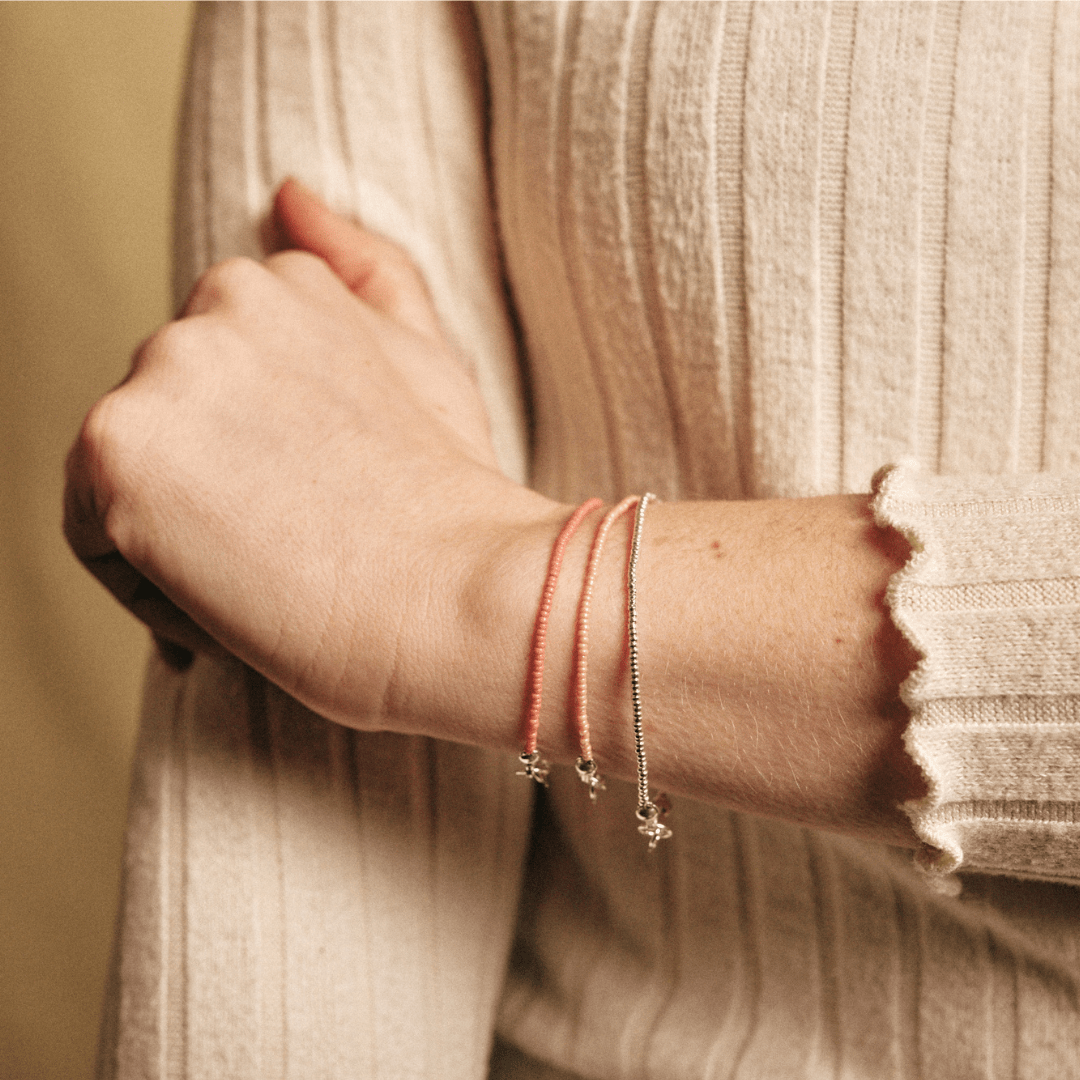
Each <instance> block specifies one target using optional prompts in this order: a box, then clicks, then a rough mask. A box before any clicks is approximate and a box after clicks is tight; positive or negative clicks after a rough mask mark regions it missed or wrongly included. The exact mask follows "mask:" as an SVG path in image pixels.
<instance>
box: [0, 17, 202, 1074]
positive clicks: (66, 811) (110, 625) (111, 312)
mask: <svg viewBox="0 0 1080 1080" xmlns="http://www.w3.org/2000/svg"><path fill="white" fill-rule="evenodd" d="M190 17H191V5H190V4H187V3H141V2H140V3H2V4H0V455H2V457H0V1076H2V1077H4V1078H5V1080H39V1078H48V1080H61V1078H62V1080H84V1078H88V1077H90V1076H91V1075H92V1072H93V1060H94V1050H95V1042H96V1034H97V1025H98V1014H99V1011H100V1007H101V996H102V990H103V986H104V979H105V969H106V961H107V958H108V953H109V947H110V943H111V938H112V930H113V922H114V919H115V913H116V897H117V885H118V880H119V861H120V850H121V835H122V828H123V819H124V806H125V801H126V798H127V785H128V769H129V764H130V760H131V752H132V746H133V742H134V737H135V731H136V716H137V702H138V694H139V682H140V678H141V671H142V667H143V664H144V661H145V656H146V651H147V638H146V635H145V633H144V632H143V630H142V629H141V627H140V626H139V625H138V624H137V623H136V622H135V621H134V620H133V619H131V618H130V617H129V616H127V615H126V614H125V613H124V612H123V611H122V610H120V609H119V608H118V607H116V605H115V604H113V603H112V601H111V600H110V599H109V597H108V596H107V595H106V594H105V592H104V591H103V590H102V589H101V588H100V587H99V586H98V585H97V583H96V582H94V581H93V579H91V578H90V577H89V575H87V574H86V573H85V571H83V570H82V568H81V567H80V566H79V565H78V564H77V563H76V562H75V560H74V559H73V558H72V556H71V555H70V554H69V553H68V551H67V548H66V547H65V545H64V542H63V539H62V537H61V535H60V502H61V491H62V472H63V461H64V454H65V452H66V449H67V446H68V444H69V443H70V442H71V440H72V438H73V437H74V435H75V433H76V432H77V430H78V427H79V423H80V420H81V418H82V415H83V414H84V412H85V411H86V409H87V408H88V407H89V406H90V404H91V403H92V402H93V401H94V399H95V398H96V397H97V396H99V395H100V394H101V393H103V392H104V391H105V390H107V389H108V388H109V386H111V385H112V384H114V383H116V382H117V381H119V379H120V378H122V377H123V375H124V372H125V369H126V365H127V358H128V356H129V355H130V353H131V350H132V348H133V347H134V346H135V345H136V344H137V343H138V342H139V341H140V340H141V339H142V338H143V337H144V336H145V335H146V334H148V333H149V332H150V331H151V330H153V329H154V328H155V326H157V325H158V324H159V323H161V322H162V321H164V320H165V319H167V318H168V316H169V289H168V245H169V233H170V211H169V206H170V195H171V186H172V144H173V139H174V131H175V124H176V112H177V104H178V100H179V91H180V81H181V75H182V69H183V64H184V51H185V45H186V38H187V34H188V29H189V25H190Z"/></svg>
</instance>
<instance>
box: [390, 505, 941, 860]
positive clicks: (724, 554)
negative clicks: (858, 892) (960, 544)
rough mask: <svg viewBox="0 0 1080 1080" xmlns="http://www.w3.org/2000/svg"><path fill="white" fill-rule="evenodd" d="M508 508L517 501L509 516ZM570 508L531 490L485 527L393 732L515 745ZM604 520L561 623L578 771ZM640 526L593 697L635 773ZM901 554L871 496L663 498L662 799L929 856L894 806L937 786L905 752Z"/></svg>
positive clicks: (626, 770)
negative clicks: (634, 611)
mask: <svg viewBox="0 0 1080 1080" xmlns="http://www.w3.org/2000/svg"><path fill="white" fill-rule="evenodd" d="M512 503H514V500H513V499H510V500H504V501H503V506H504V513H506V512H507V510H508V507H509V504H512ZM570 510H571V508H570V507H564V506H558V505H555V504H551V503H548V502H546V501H542V500H539V498H538V497H537V496H533V495H531V493H529V494H528V495H527V496H523V497H522V499H521V501H520V503H519V504H517V506H516V508H515V511H514V512H515V513H520V515H521V517H520V518H519V520H518V521H517V522H516V523H514V524H507V523H505V522H504V523H503V524H501V525H500V526H497V527H493V528H491V529H490V530H487V531H486V530H484V529H482V528H481V529H475V530H473V532H474V534H475V538H474V541H472V542H473V543H474V545H475V546H474V548H473V550H474V559H473V561H472V562H471V564H470V563H469V562H468V559H467V558H465V557H462V556H460V555H456V556H455V557H454V559H455V562H456V563H457V564H458V565H459V566H460V567H461V568H462V569H463V573H462V574H461V576H459V577H458V578H457V585H456V586H455V587H456V588H459V589H460V591H459V593H458V599H457V600H456V602H455V603H451V604H446V605H439V607H440V608H441V610H442V611H443V612H444V614H445V615H446V617H447V619H448V620H452V621H451V622H447V623H446V624H445V625H444V627H443V629H442V630H441V632H440V633H439V634H438V635H435V634H431V633H427V634H425V635H423V636H424V638H425V640H427V641H428V642H429V645H428V646H427V647H429V648H433V649H435V650H436V651H437V656H436V657H435V658H434V659H433V660H432V662H431V663H430V664H427V665H424V667H425V668H426V670H427V671H428V672H429V675H430V689H427V688H425V687H424V686H423V685H421V684H423V683H424V680H419V681H418V685H416V686H414V687H412V688H410V689H409V691H408V692H407V693H403V694H401V695H399V696H398V697H397V701H398V702H399V704H400V706H402V707H401V708H400V709H395V708H393V707H392V709H391V711H392V712H397V716H396V717H395V719H394V720H393V721H392V722H394V723H395V724H399V725H401V726H403V727H408V728H410V729H414V730H421V731H424V732H425V733H427V734H431V735H436V736H440V737H443V738H452V739H458V740H460V741H468V742H477V743H481V744H485V745H491V746H500V747H504V748H506V749H514V748H520V745H521V716H522V710H523V700H524V683H525V670H526V664H527V659H528V654H529V647H530V640H531V635H532V627H533V620H534V618H535V613H536V606H537V603H538V600H539V594H540V588H541V585H542V582H543V578H544V572H545V568H546V562H547V557H548V554H549V552H550V549H551V544H552V542H553V540H554V537H555V535H556V533H557V532H558V529H559V527H560V526H561V524H562V522H563V521H564V520H565V518H566V517H567V516H568V515H569V513H570ZM530 515H531V517H530ZM598 519H599V515H598V514H597V515H594V516H592V517H591V518H590V519H588V520H587V522H586V525H585V527H584V528H583V529H582V530H581V532H580V533H579V534H578V536H577V537H576V538H575V539H574V541H573V542H572V543H571V545H570V547H569V549H568V552H567V558H566V563H565V565H564V568H563V572H562V576H561V579H560V587H559V589H558V590H557V592H556V596H555V603H554V606H553V609H552V614H551V624H550V632H549V645H548V663H547V665H546V672H547V674H546V679H545V687H544V709H543V714H542V718H541V729H540V745H541V747H542V748H543V750H544V752H545V754H546V755H547V756H549V757H551V758H552V759H554V760H558V761H564V762H570V761H573V759H574V758H575V756H576V754H577V744H576V741H575V736H574V732H573V729H572V725H571V722H570V710H569V704H568V702H569V681H570V672H571V644H572V641H573V634H574V620H575V616H576V610H577V602H578V596H579V593H580V586H581V581H582V574H583V570H584V563H585V558H586V553H587V550H588V546H589V537H590V536H591V533H592V529H593V528H595V525H596V523H597V521H598ZM628 530H629V521H628V519H623V521H622V522H621V523H620V524H619V525H618V526H616V530H615V532H613V534H612V537H611V540H610V541H609V545H608V547H607V549H606V551H605V556H604V558H603V560H602V563H601V566H600V571H599V576H598V578H597V582H596V590H595V599H594V602H593V618H592V629H591V633H590V642H589V644H590V653H589V655H590V663H589V672H590V683H589V685H590V692H589V700H588V711H589V717H590V721H591V728H592V741H593V747H594V750H595V754H596V758H597V760H598V762H599V763H600V766H601V770H602V771H603V772H604V773H606V774H608V775H613V776H620V777H623V778H625V779H631V778H632V777H633V776H634V770H635V758H634V745H633V737H632V724H631V710H630V696H629V683H628V677H627V670H626V662H625V603H626V601H625V555H626V539H627V533H628ZM906 550H907V549H906V544H905V543H904V541H903V540H902V539H901V538H900V537H899V536H898V535H897V534H895V533H892V532H891V531H886V530H881V529H879V528H878V527H877V526H875V525H874V523H873V521H872V519H871V517H870V513H869V510H868V506H867V497H865V496H838V497H829V498H818V499H803V500H770V501H760V502H738V503H730V502H725V503H717V502H693V503H670V504H665V503H657V504H654V505H653V506H652V507H651V508H650V510H649V512H648V517H647V522H646V528H645V531H644V543H643V547H642V553H641V561H640V569H639V576H640V600H639V625H640V649H641V670H642V683H643V697H644V703H645V725H646V740H647V749H648V760H649V771H650V777H651V780H652V782H653V786H654V789H655V790H667V791H669V792H671V793H673V794H681V795H687V796H691V797H694V798H698V799H702V800H705V801H709V802H714V803H718V804H720V805H723V806H727V807H730V808H733V809H740V810H747V811H750V812H754V813H759V814H767V815H771V816H776V817H781V818H784V819H786V820H791V821H798V822H800V823H803V824H808V825H812V826H818V827H822V828H827V829H834V830H839V831H843V832H849V833H854V834H857V835H861V836H864V837H869V838H874V839H878V840H883V841H887V842H891V843H898V844H906V843H914V837H913V835H912V833H911V831H910V826H909V824H908V822H907V819H906V817H905V816H904V815H903V813H902V812H901V811H900V810H899V809H898V805H899V803H900V802H902V801H904V800H906V799H910V798H915V797H918V796H919V795H921V794H922V793H923V792H922V778H921V776H920V774H919V773H918V770H917V769H916V768H915V766H914V765H913V764H912V763H911V762H910V760H909V758H908V757H907V755H906V753H905V752H904V750H903V748H902V745H901V738H900V737H901V733H902V730H903V726H904V723H905V719H906V713H905V710H904V709H903V707H902V706H901V704H900V702H899V698H898V687H899V684H900V682H901V681H902V679H903V678H904V676H905V675H906V674H907V672H908V671H909V670H910V668H911V667H912V665H913V663H914V660H915V657H914V655H913V654H912V653H911V651H910V649H909V647H908V646H907V645H906V643H905V642H904V641H903V639H902V638H901V636H900V635H899V633H898V632H897V631H896V630H895V628H894V627H893V625H892V623H891V621H890V620H889V617H888V614H887V612H886V611H885V609H884V605H883V599H882V598H883V594H884V591H885V587H886V585H887V582H888V579H889V577H890V576H891V574H892V573H893V572H894V571H895V570H897V569H898V568H899V566H900V565H901V564H902V562H903V559H904V557H905V555H906ZM466 567H468V569H467V570H466V569H465V568H466ZM427 629H428V630H430V629H431V627H428V628H427ZM436 638H438V640H437V641H436ZM406 701H407V702H408V704H407V705H406V704H405V703H406Z"/></svg>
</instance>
